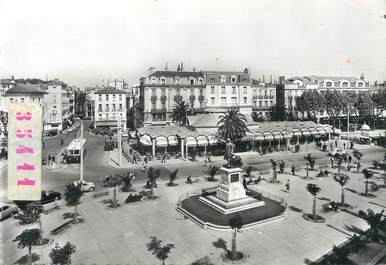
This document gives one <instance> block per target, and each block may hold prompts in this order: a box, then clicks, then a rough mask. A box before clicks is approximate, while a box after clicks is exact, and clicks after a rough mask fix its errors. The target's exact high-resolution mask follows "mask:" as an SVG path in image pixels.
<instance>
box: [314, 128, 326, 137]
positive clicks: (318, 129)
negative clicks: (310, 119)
mask: <svg viewBox="0 0 386 265" xmlns="http://www.w3.org/2000/svg"><path fill="white" fill-rule="evenodd" d="M316 130H317V132H318V134H319V135H326V131H325V130H324V129H323V128H317V129H316Z"/></svg>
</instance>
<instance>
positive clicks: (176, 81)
mask: <svg viewBox="0 0 386 265" xmlns="http://www.w3.org/2000/svg"><path fill="white" fill-rule="evenodd" d="M174 83H175V84H176V85H178V84H179V83H180V79H179V78H178V77H176V79H175V80H174Z"/></svg>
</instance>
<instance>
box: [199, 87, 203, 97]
mask: <svg viewBox="0 0 386 265" xmlns="http://www.w3.org/2000/svg"><path fill="white" fill-rule="evenodd" d="M202 95H203V90H202V88H200V96H202Z"/></svg>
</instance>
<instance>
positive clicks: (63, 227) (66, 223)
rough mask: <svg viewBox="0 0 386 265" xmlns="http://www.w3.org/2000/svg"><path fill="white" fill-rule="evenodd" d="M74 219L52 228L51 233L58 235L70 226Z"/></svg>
mask: <svg viewBox="0 0 386 265" xmlns="http://www.w3.org/2000/svg"><path fill="white" fill-rule="evenodd" d="M72 222H73V220H70V221H67V222H65V223H64V224H62V225H60V226H58V227H56V228H55V229H53V230H51V235H57V234H59V233H60V232H61V231H63V230H64V229H66V228H67V227H69V226H70V225H71V224H72Z"/></svg>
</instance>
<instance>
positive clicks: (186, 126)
mask: <svg viewBox="0 0 386 265" xmlns="http://www.w3.org/2000/svg"><path fill="white" fill-rule="evenodd" d="M185 161H188V110H187V109H185Z"/></svg>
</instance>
